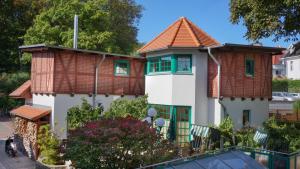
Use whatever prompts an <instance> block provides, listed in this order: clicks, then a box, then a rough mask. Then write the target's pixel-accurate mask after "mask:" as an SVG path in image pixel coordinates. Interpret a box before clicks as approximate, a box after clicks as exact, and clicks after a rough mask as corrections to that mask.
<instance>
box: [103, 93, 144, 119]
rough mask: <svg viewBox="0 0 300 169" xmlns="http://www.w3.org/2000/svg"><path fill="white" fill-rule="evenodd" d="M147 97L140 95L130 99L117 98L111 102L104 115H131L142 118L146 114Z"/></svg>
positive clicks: (111, 116)
mask: <svg viewBox="0 0 300 169" xmlns="http://www.w3.org/2000/svg"><path fill="white" fill-rule="evenodd" d="M147 98H148V97H147V96H142V97H138V98H136V99H132V100H129V99H123V98H121V99H117V100H115V101H113V102H112V103H111V105H110V108H109V110H108V111H107V112H105V114H104V116H105V117H107V118H116V117H127V116H131V117H134V118H137V119H143V118H145V117H146V115H147V106H148V101H147Z"/></svg>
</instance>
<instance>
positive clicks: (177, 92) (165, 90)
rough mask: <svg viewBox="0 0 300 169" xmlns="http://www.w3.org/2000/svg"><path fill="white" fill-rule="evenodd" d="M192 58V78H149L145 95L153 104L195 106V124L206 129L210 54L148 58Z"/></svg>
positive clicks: (180, 75) (187, 51)
mask: <svg viewBox="0 0 300 169" xmlns="http://www.w3.org/2000/svg"><path fill="white" fill-rule="evenodd" d="M169 54H192V74H176V73H175V74H171V73H165V74H163V73H162V74H155V75H146V78H145V85H146V86H145V93H146V94H148V102H149V103H151V104H163V105H181V106H191V113H192V117H191V118H192V119H191V122H192V123H197V124H203V125H206V124H207V123H208V117H207V116H208V110H207V108H208V107H207V100H208V98H207V54H206V53H201V52H199V51H198V50H191V49H189V50H172V51H171V50H167V51H163V52H162V51H161V52H155V53H151V54H149V55H148V56H150V57H155V56H163V55H169Z"/></svg>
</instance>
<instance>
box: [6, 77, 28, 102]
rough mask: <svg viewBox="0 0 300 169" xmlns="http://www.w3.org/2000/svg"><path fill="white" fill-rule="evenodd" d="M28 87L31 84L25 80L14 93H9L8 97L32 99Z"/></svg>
mask: <svg viewBox="0 0 300 169" xmlns="http://www.w3.org/2000/svg"><path fill="white" fill-rule="evenodd" d="M30 87H31V82H30V80H27V81H26V82H25V83H23V84H22V85H21V86H20V87H18V88H17V89H16V90H15V91H13V92H12V93H10V94H9V96H10V97H13V98H25V99H29V98H32V95H31V93H30Z"/></svg>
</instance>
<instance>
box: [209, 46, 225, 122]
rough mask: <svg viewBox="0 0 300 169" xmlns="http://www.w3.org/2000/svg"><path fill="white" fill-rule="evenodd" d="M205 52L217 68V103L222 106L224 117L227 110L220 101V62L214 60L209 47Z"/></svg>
mask: <svg viewBox="0 0 300 169" xmlns="http://www.w3.org/2000/svg"><path fill="white" fill-rule="evenodd" d="M207 51H208V55H209V56H210V58H212V60H213V61H214V62H215V63H216V64H217V66H218V75H217V76H218V102H219V104H220V105H221V106H222V108H223V110H224V117H225V115H227V110H226V107H225V106H224V104H223V103H222V101H221V64H220V62H219V61H218V60H217V59H216V58H215V56H214V55H213V54H212V52H211V47H207Z"/></svg>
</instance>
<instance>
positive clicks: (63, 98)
mask: <svg viewBox="0 0 300 169" xmlns="http://www.w3.org/2000/svg"><path fill="white" fill-rule="evenodd" d="M120 97H121V96H119V95H109V96H108V97H106V96H105V95H97V97H96V105H98V103H101V105H102V106H103V108H104V110H107V109H108V108H109V106H110V104H111V102H112V101H114V100H116V99H118V98H120ZM82 98H85V99H86V100H87V101H88V102H89V103H90V104H92V99H93V98H92V97H89V96H88V95H85V94H76V95H74V96H71V95H69V94H56V96H52V95H35V94H34V95H33V104H35V105H43V106H49V107H51V108H52V113H51V120H50V123H51V126H52V127H53V126H55V127H54V131H55V133H56V134H57V135H58V136H59V137H60V138H62V139H64V138H66V128H67V124H66V117H67V111H68V109H69V108H71V107H73V106H77V105H80V104H81V102H82ZM123 98H128V99H133V98H135V96H124V97H123Z"/></svg>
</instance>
